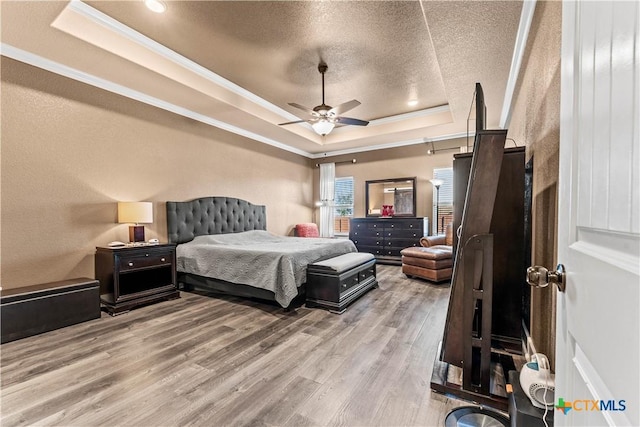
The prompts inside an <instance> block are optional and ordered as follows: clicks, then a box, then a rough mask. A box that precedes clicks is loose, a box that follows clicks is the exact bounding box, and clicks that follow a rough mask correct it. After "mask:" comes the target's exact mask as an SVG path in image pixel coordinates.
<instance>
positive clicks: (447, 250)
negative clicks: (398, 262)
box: [400, 245, 453, 282]
mask: <svg viewBox="0 0 640 427" xmlns="http://www.w3.org/2000/svg"><path fill="white" fill-rule="evenodd" d="M400 254H402V272H403V273H404V274H406V275H407V276H416V277H420V278H423V279H427V280H429V281H431V282H442V281H445V280H451V272H452V269H451V267H452V265H453V257H452V250H451V246H445V245H438V246H431V247H428V248H423V247H410V248H406V249H403V250H402V251H400Z"/></svg>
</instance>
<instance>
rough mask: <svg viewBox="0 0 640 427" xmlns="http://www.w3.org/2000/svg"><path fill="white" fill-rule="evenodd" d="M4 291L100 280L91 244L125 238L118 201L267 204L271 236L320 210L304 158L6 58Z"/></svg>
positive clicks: (157, 227)
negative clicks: (217, 199) (219, 199)
mask: <svg viewBox="0 0 640 427" xmlns="http://www.w3.org/2000/svg"><path fill="white" fill-rule="evenodd" d="M1 65H2V86H1V90H2V100H1V102H2V104H1V107H2V122H1V132H2V133H1V137H2V145H1V156H2V158H1V169H0V171H1V178H2V187H1V193H0V194H1V206H2V216H1V227H2V228H1V232H2V234H1V257H2V264H1V267H2V277H1V280H2V282H1V284H2V287H3V288H5V289H7V288H13V287H21V286H27V285H31V284H36V283H43V282H49V281H55V280H62V279H65V278H72V277H80V276H86V277H94V263H93V254H94V251H95V246H97V245H104V244H106V243H108V242H109V241H112V240H123V241H126V240H128V225H126V224H116V223H115V221H116V201H119V200H121V201H151V202H153V203H154V222H153V224H147V225H146V226H145V228H146V237H147V238H153V237H157V238H159V239H160V240H163V241H166V238H167V237H166V236H167V234H166V214H165V201H167V200H179V201H180V200H189V199H192V198H197V197H203V196H231V197H239V198H243V199H246V200H248V201H250V202H252V203H257V204H264V205H266V206H267V224H268V229H269V231H272V232H274V233H277V234H290V233H291V232H292V227H293V226H294V225H295V224H296V223H298V222H308V221H310V220H311V215H312V208H311V206H312V204H313V197H312V188H311V185H312V182H313V180H312V175H313V167H312V165H310V164H309V163H308V159H306V158H303V157H301V156H298V155H295V154H291V153H288V152H286V151H282V150H279V149H276V148H273V147H270V146H267V145H264V144H261V143H259V142H255V141H251V140H248V139H245V138H242V137H239V136H237V135H234V134H230V133H227V132H224V131H221V130H219V129H216V128H213V127H210V126H206V125H203V124H201V123H198V122H195V121H192V120H190V119H186V118H184V117H181V116H177V115H174V114H172V113H168V112H166V111H163V110H160V109H157V108H154V107H150V106H147V105H144V104H141V103H139V102H135V101H132V100H129V99H127V98H124V97H121V96H118V95H115V94H112V93H109V92H106V91H103V90H99V89H96V88H93V87H90V86H87V85H84V84H81V83H78V82H75V81H72V80H70V79H66V78H63V77H60V76H57V75H54V74H51V73H48V72H46V71H43V70H40V69H37V68H34V67H30V66H27V65H24V64H22V63H19V62H16V61H13V60H11V59H6V58H4V57H3V58H2V64H1Z"/></svg>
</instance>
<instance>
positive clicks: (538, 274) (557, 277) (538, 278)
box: [527, 264, 566, 292]
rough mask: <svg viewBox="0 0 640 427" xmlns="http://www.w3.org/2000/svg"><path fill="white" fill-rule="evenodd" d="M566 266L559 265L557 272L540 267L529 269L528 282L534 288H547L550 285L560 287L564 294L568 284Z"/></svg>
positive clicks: (535, 266)
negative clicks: (565, 278) (566, 282)
mask: <svg viewBox="0 0 640 427" xmlns="http://www.w3.org/2000/svg"><path fill="white" fill-rule="evenodd" d="M564 273H565V271H564V265H562V264H558V266H557V267H556V271H549V270H547V269H546V268H544V267H540V266H539V265H534V266H533V267H529V268H527V282H528V283H529V285H531V286H533V287H534V288H546V287H547V286H549V283H554V284H555V285H556V286H558V290H559V291H560V292H564V290H565V287H566V284H565V282H564Z"/></svg>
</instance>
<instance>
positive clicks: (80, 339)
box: [0, 265, 467, 426]
mask: <svg viewBox="0 0 640 427" xmlns="http://www.w3.org/2000/svg"><path fill="white" fill-rule="evenodd" d="M378 279H379V282H380V287H379V288H378V289H374V290H372V291H371V292H369V293H367V294H366V295H365V296H363V297H362V298H361V299H360V300H358V301H357V302H355V303H354V304H353V305H352V306H351V307H350V308H349V309H348V310H347V312H346V313H344V314H342V315H336V314H331V313H329V312H327V311H324V310H320V309H308V308H306V307H304V306H303V307H301V308H298V309H297V310H295V311H292V312H285V311H284V310H282V309H280V308H278V307H275V306H271V305H267V304H262V303H258V302H254V301H251V300H243V299H237V298H222V299H221V298H211V297H209V296H204V295H198V294H194V293H186V292H182V298H180V299H177V300H173V301H166V302H161V303H158V304H153V305H149V306H146V307H141V308H138V309H135V310H133V311H131V312H129V313H126V314H123V315H120V316H117V317H110V316H108V315H106V314H104V313H103V315H102V317H101V318H100V319H96V320H94V321H90V322H85V323H82V324H79V325H75V326H71V327H67V328H64V329H60V330H57V331H52V332H49V333H46V334H42V335H39V336H35V337H30V338H26V339H23V340H19V341H14V342H11V343H7V344H3V345H2V346H0V352H1V353H0V356H1V375H0V378H1V381H2V383H1V401H0V404H1V405H2V406H1V412H0V413H1V423H2V425H3V426H17V425H54V426H106V425H109V426H114V425H126V426H185V425H196V426H226V425H238V426H249V425H251V426H325V425H331V426H334V425H336V426H443V425H444V418H445V416H446V415H447V414H448V412H449V411H450V410H451V409H453V408H454V407H456V406H463V405H467V403H466V402H463V401H460V400H456V399H449V398H447V397H445V396H443V395H440V394H437V393H433V392H431V390H430V388H429V382H430V378H431V370H432V367H433V361H434V358H435V354H436V351H437V347H438V342H439V341H440V339H441V337H442V333H443V330H444V321H445V317H446V311H447V304H448V298H449V290H450V288H449V285H448V284H445V285H433V284H430V283H428V282H425V281H421V280H417V279H408V278H406V277H405V276H404V275H403V274H402V273H401V272H400V268H399V267H396V266H383V265H379V266H378Z"/></svg>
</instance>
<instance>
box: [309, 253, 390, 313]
mask: <svg viewBox="0 0 640 427" xmlns="http://www.w3.org/2000/svg"><path fill="white" fill-rule="evenodd" d="M376 286H378V281H377V280H376V259H375V257H374V256H373V255H372V254H369V253H364V252H351V253H348V254H344V255H339V256H337V257H334V258H330V259H327V260H324V261H320V262H316V263H314V264H309V266H308V267H307V285H306V287H307V307H322V308H326V309H329V310H330V311H331V312H334V313H339V314H342V313H344V311H345V310H346V308H347V306H348V305H349V304H351V303H352V302H353V301H355V300H356V299H358V298H359V297H360V296H362V295H363V294H364V293H366V292H367V291H368V290H370V289H371V288H374V287H376Z"/></svg>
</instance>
